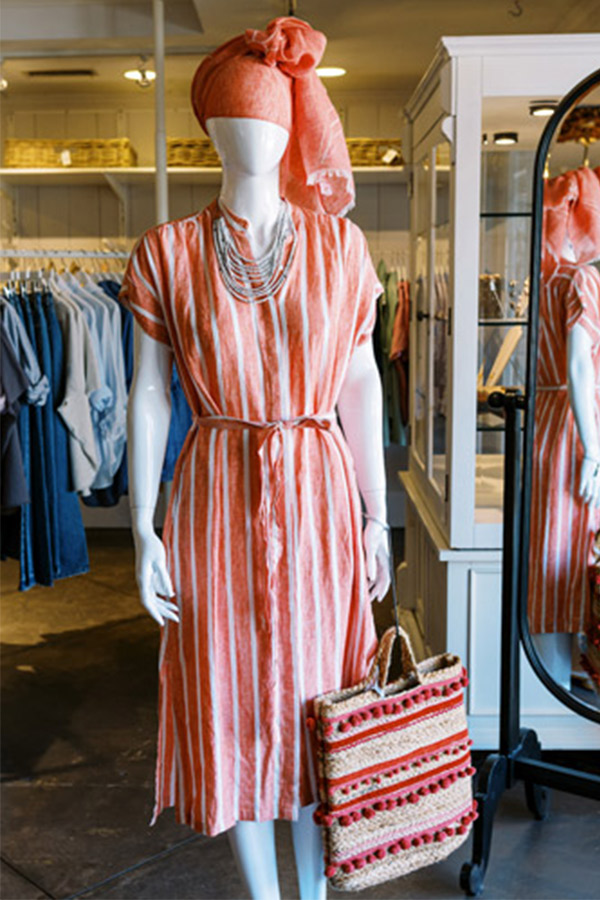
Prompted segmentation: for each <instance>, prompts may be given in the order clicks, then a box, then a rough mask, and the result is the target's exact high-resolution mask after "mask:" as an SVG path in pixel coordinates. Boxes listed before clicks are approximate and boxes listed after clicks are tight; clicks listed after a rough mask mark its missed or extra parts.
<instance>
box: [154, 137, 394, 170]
mask: <svg viewBox="0 0 600 900" xmlns="http://www.w3.org/2000/svg"><path fill="white" fill-rule="evenodd" d="M346 143H347V145H348V152H349V154H350V162H351V163H352V165H353V166H385V165H389V166H399V165H403V163H404V159H403V157H402V145H401V141H400V140H398V139H397V138H390V139H389V140H388V139H387V138H378V139H376V140H374V139H372V138H346ZM167 165H168V166H192V167H193V166H200V167H204V168H219V167H220V165H221V160H220V158H219V155H218V153H217V151H216V150H215V148H214V145H213V143H212V141H211V140H210V138H168V139H167Z"/></svg>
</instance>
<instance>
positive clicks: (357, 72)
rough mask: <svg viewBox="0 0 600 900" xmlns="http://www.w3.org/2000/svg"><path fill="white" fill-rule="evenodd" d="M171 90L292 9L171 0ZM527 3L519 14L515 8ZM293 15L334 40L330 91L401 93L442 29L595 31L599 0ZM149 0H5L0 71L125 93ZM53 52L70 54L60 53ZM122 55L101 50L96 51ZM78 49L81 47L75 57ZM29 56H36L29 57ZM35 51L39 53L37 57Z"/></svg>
mask: <svg viewBox="0 0 600 900" xmlns="http://www.w3.org/2000/svg"><path fill="white" fill-rule="evenodd" d="M165 8H166V20H167V46H168V47H169V58H168V68H167V82H168V89H169V92H170V94H171V95H173V94H181V95H182V96H183V95H184V94H185V95H186V96H187V91H188V90H189V82H190V79H191V76H192V74H193V71H194V69H195V67H196V66H197V64H198V61H199V60H200V59H201V57H202V54H203V52H210V50H211V49H212V48H214V47H216V46H218V45H219V44H221V43H222V42H224V41H226V40H228V39H229V38H230V37H232V36H234V35H236V34H239V33H241V32H242V31H243V30H244V29H246V28H250V27H252V28H264V27H265V25H266V24H267V23H268V22H269V21H270V20H271V19H273V18H275V17H276V16H280V15H286V14H287V12H288V2H287V0H252V2H248V0H166V2H165ZM518 9H522V14H521V15H513V14H512V13H515V12H516V11H518ZM297 15H298V16H300V18H303V19H306V20H307V21H309V22H310V23H311V25H312V26H313V27H314V28H317V29H319V30H321V31H323V32H324V33H325V35H326V36H327V39H328V44H327V49H326V51H325V56H324V59H323V63H324V64H326V65H341V66H343V67H344V68H346V69H347V71H348V75H347V76H345V77H344V78H343V79H336V80H335V82H333V81H329V82H327V84H328V87H329V89H330V90H336V91H341V90H344V91H345V90H348V91H352V92H354V91H356V90H377V91H392V92H394V94H397V96H398V99H399V102H403V101H404V100H405V99H406V98H407V97H408V96H409V95H410V93H411V91H412V89H413V88H414V86H415V85H416V83H417V82H418V80H419V77H420V76H421V74H422V73H423V71H424V70H425V68H426V67H427V65H428V63H429V61H430V59H431V57H432V55H433V52H434V50H435V46H436V44H437V41H438V40H439V38H440V37H441V36H442V35H476V34H535V33H567V32H584V31H598V30H599V29H600V0H520V2H514V0H487V2H482V0H362V2H360V0H299V2H298V4H297ZM151 46H152V4H151V2H149V0H56V2H55V0H3V12H2V49H1V53H2V56H3V57H4V64H3V71H4V75H5V77H6V78H7V79H8V80H9V82H10V88H9V90H10V92H11V95H13V97H15V96H16V95H17V94H18V93H24V92H27V93H31V92H39V91H40V90H41V89H43V91H44V93H48V92H52V91H55V92H60V93H64V91H65V89H68V90H69V91H75V92H110V93H111V94H112V93H114V92H122V93H124V92H127V91H129V92H130V91H132V90H136V91H139V90H140V89H139V88H137V87H136V86H132V85H131V84H127V83H126V82H125V81H124V79H123V77H122V72H123V70H124V69H125V68H129V67H131V65H132V64H135V63H136V62H137V57H138V54H139V53H140V52H142V51H144V50H148V49H150V50H151ZM57 52H62V53H67V54H70V56H68V57H66V58H65V57H63V58H55V54H56V53H57ZM107 52H111V53H123V54H125V55H124V56H118V57H117V56H105V55H104V56H95V55H94V54H96V53H107ZM73 54H79V55H78V56H74V55H73ZM32 55H33V56H32ZM36 55H37V58H35V56H36ZM83 66H86V67H92V68H93V69H94V70H95V71H96V72H97V73H98V74H97V76H95V77H94V78H93V79H69V80H68V82H66V81H65V80H63V79H60V80H55V79H53V80H51V81H50V80H48V81H47V82H41V81H40V80H39V79H35V80H34V81H33V83H32V81H31V80H30V79H28V78H27V76H26V75H24V74H23V73H24V72H26V71H27V70H28V69H36V68H45V69H46V68H53V67H60V68H67V67H73V68H80V67H83Z"/></svg>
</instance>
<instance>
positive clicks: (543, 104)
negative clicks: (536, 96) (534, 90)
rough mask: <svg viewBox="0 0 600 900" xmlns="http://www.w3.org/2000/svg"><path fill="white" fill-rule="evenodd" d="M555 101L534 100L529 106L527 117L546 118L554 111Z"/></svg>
mask: <svg viewBox="0 0 600 900" xmlns="http://www.w3.org/2000/svg"><path fill="white" fill-rule="evenodd" d="M556 106H557V103H556V100H534V101H532V102H531V103H530V104H529V115H530V116H540V117H546V118H547V117H548V116H551V115H552V113H553V112H554V110H555V109H556Z"/></svg>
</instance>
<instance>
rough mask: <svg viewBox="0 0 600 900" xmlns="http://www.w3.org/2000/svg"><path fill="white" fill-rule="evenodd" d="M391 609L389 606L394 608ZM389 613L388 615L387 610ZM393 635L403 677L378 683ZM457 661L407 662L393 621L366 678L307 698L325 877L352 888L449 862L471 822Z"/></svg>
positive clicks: (406, 643)
mask: <svg viewBox="0 0 600 900" xmlns="http://www.w3.org/2000/svg"><path fill="white" fill-rule="evenodd" d="M394 611H395V607H394ZM396 615H397V614H396ZM396 637H398V638H399V641H400V646H401V650H402V676H401V677H400V678H399V679H398V680H397V681H394V682H390V683H387V678H388V671H389V665H390V659H391V653H392V649H393V646H394V641H395V639H396ZM466 685H467V674H466V671H465V669H464V668H463V666H462V664H461V661H460V659H459V658H458V657H457V656H453V655H452V654H449V653H445V654H442V655H440V656H434V657H431V658H430V659H426V660H424V661H423V662H420V663H418V664H417V663H416V662H415V658H414V655H413V651H412V647H411V644H410V639H409V637H408V635H407V634H406V632H405V631H404V630H403V629H402V628H401V627H400V626H399V624H398V623H396V626H392V627H391V628H388V630H387V631H386V632H385V633H384V635H383V636H382V638H381V641H380V643H379V648H378V652H377V654H376V656H375V659H374V660H373V664H372V666H371V670H370V672H369V673H368V675H367V677H366V678H365V679H364V680H363V681H361V682H360V683H359V684H357V685H354V686H353V687H349V688H345V689H342V690H338V691H330V692H328V693H326V694H321V695H320V696H319V697H316V698H315V699H314V701H313V704H314V717H310V718H309V720H307V725H308V726H309V728H311V729H312V730H313V737H314V738H315V742H316V747H315V750H316V754H317V763H318V773H319V794H320V799H321V802H320V804H319V806H318V807H317V810H316V811H315V814H314V818H315V821H316V822H317V824H321V825H322V835H323V846H324V854H325V874H326V875H327V877H328V879H329V883H330V885H331V886H332V887H333V888H337V889H339V890H344V891H359V890H362V889H363V888H366V887H368V886H369V885H374V884H379V883H380V882H382V881H388V880H390V879H392V878H397V877H398V876H400V875H405V874H406V873H407V872H410V871H413V870H414V869H418V868H421V867H423V866H426V865H429V864H431V863H434V862H437V861H438V860H440V859H443V858H444V857H446V856H448V855H449V854H450V853H451V852H452V851H453V850H456V848H457V847H459V846H460V845H461V844H462V843H463V842H464V841H465V840H466V838H467V836H468V834H469V831H470V829H471V823H472V822H473V821H474V820H475V819H476V817H477V812H476V802H475V801H474V800H473V791H472V783H471V776H472V775H473V774H474V773H475V769H474V768H473V767H472V765H471V755H470V751H469V747H470V746H471V741H470V739H469V735H468V732H467V720H466V715H465V707H464V699H463V689H464V688H465V686H466Z"/></svg>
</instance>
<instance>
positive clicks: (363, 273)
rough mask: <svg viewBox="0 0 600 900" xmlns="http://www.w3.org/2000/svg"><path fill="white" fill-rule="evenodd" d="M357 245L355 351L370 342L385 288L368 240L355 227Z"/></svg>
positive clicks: (355, 250)
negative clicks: (379, 276) (379, 301)
mask: <svg viewBox="0 0 600 900" xmlns="http://www.w3.org/2000/svg"><path fill="white" fill-rule="evenodd" d="M353 237H354V241H353V243H354V244H355V247H354V248H353V249H354V255H355V258H354V261H353V265H354V267H355V268H356V274H357V278H356V282H355V283H356V284H357V288H356V305H357V311H356V320H355V327H354V339H353V342H352V346H353V349H354V348H355V347H359V346H360V345H361V344H364V343H365V341H368V340H370V338H371V335H372V334H373V329H374V327H375V321H376V319H377V300H378V298H379V297H380V296H381V295H382V294H383V292H384V288H383V285H382V284H381V282H380V281H379V278H378V277H377V272H376V271H375V267H374V265H373V261H372V260H371V254H370V252H369V246H368V244H367V239H366V237H365V236H364V234H363V232H362V231H361V230H360V228H358V226H354V228H353Z"/></svg>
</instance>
